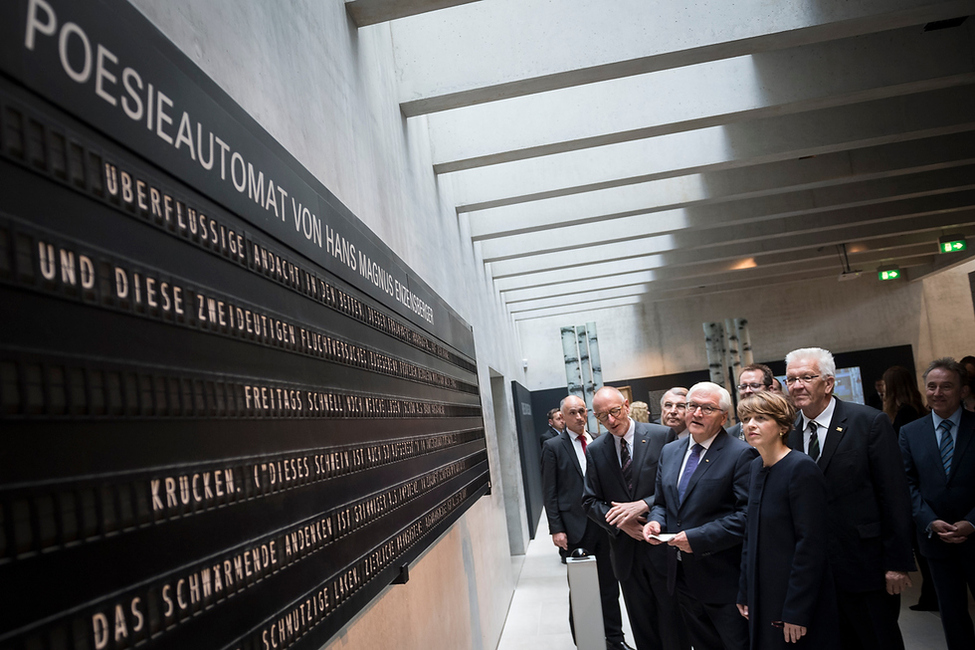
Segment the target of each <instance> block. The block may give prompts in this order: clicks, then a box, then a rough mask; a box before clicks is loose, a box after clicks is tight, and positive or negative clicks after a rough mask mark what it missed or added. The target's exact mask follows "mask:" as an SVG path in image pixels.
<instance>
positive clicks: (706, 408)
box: [687, 402, 724, 415]
mask: <svg viewBox="0 0 975 650" xmlns="http://www.w3.org/2000/svg"><path fill="white" fill-rule="evenodd" d="M698 409H701V413H703V414H704V415H713V414H714V412H715V411H723V410H724V409H722V408H718V407H717V406H711V405H710V404H695V403H694V402H688V403H687V412H688V413H694V412H695V411H697V410H698Z"/></svg>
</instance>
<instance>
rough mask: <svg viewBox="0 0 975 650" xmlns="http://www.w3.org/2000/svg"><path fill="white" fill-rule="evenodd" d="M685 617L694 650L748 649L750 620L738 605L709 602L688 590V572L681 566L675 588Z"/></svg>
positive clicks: (678, 568)
mask: <svg viewBox="0 0 975 650" xmlns="http://www.w3.org/2000/svg"><path fill="white" fill-rule="evenodd" d="M675 593H676V594H677V602H678V604H679V605H680V613H681V616H683V617H684V624H685V625H686V626H687V633H688V635H689V636H690V638H691V644H692V645H693V646H694V650H747V649H748V621H746V620H745V617H743V616H742V615H741V613H740V612H739V611H738V606H737V605H736V604H734V603H706V602H703V601H701V600H699V599H698V598H697V597H695V596H694V594H692V593H691V592H690V590H689V589H688V588H687V582H686V580H685V579H684V569H683V567H682V566H681V564H680V562H678V563H677V584H676V587H675Z"/></svg>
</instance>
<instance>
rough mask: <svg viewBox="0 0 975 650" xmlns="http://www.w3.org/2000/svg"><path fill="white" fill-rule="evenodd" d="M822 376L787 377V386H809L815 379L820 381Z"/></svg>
mask: <svg viewBox="0 0 975 650" xmlns="http://www.w3.org/2000/svg"><path fill="white" fill-rule="evenodd" d="M820 377H822V375H803V376H802V377H786V378H785V383H786V385H787V386H792V385H793V384H794V383H796V382H797V381H798V382H802V384H803V385H805V386H808V385H809V384H811V383H812V382H813V380H814V379H819V378H820Z"/></svg>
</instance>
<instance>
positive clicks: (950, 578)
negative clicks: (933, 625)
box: [928, 540, 975, 650]
mask: <svg viewBox="0 0 975 650" xmlns="http://www.w3.org/2000/svg"><path fill="white" fill-rule="evenodd" d="M968 544H975V542H973V541H971V540H969V541H967V542H963V543H962V544H960V545H959V548H955V549H951V550H952V553H951V555H953V556H954V557H949V558H931V557H929V558H928V565H929V566H930V567H931V577H932V579H933V580H934V588H935V590H936V591H937V592H938V606H939V607H940V609H941V626H942V627H943V628H944V630H945V641H946V642H947V644H948V650H964V649H969V650H970V649H971V648H975V630H973V628H972V617H971V616H969V614H968V594H967V593H966V587H967V588H968V591H971V592H972V594H973V595H975V552H973V550H972V549H966V550H967V552H962V549H961V548H960V547H961V546H965V545H968ZM955 551H957V553H956V552H955ZM966 583H967V584H966Z"/></svg>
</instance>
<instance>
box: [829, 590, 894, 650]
mask: <svg viewBox="0 0 975 650" xmlns="http://www.w3.org/2000/svg"><path fill="white" fill-rule="evenodd" d="M836 604H837V605H839V609H840V612H839V613H840V641H841V642H842V645H843V650H904V638H903V637H902V636H901V629H900V627H898V625H897V617H898V616H899V615H900V610H901V597H900V596H891V595H890V594H888V593H887V590H886V589H877V590H875V591H862V592H854V591H843V590H840V589H837V590H836Z"/></svg>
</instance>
